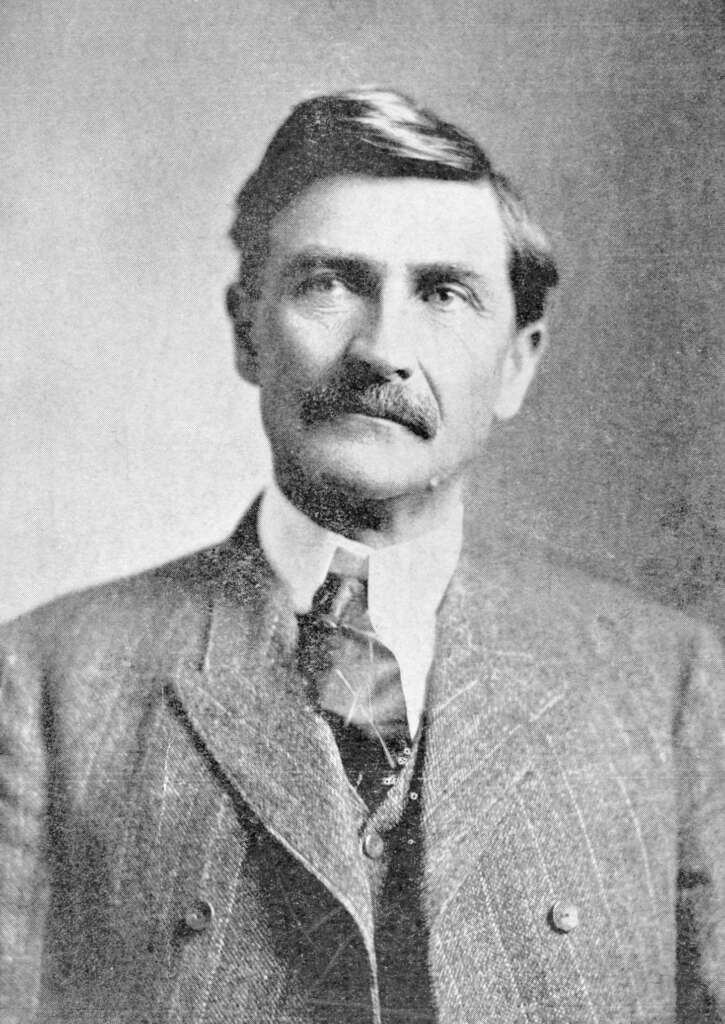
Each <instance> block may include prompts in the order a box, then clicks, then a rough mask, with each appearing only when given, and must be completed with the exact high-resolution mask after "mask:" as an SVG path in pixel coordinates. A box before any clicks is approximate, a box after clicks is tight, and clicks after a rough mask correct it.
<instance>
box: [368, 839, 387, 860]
mask: <svg viewBox="0 0 725 1024" xmlns="http://www.w3.org/2000/svg"><path fill="white" fill-rule="evenodd" d="M363 851H364V852H365V854H366V856H368V857H370V859H371V860H379V859H380V858H381V857H382V855H383V854H384V853H385V842H384V841H383V837H382V836H381V835H380V834H379V833H378V832H368V834H367V835H366V836H365V838H364V839H363Z"/></svg>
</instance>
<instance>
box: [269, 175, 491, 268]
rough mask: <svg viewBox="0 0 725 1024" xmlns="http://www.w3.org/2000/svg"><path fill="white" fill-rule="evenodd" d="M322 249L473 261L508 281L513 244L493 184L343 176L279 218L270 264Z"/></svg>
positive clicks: (374, 256) (388, 262)
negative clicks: (507, 232)
mask: <svg viewBox="0 0 725 1024" xmlns="http://www.w3.org/2000/svg"><path fill="white" fill-rule="evenodd" d="M306 249H316V250H320V251H326V250H329V251H331V252H334V253H336V254H345V255H350V256H353V257H360V258H362V259H365V260H368V261H370V262H371V263H375V264H380V265H382V266H386V267H393V266H398V265H405V266H412V265H421V264H450V265H459V264H460V265H464V266H469V267H471V268H472V269H474V270H475V271H477V272H478V273H480V274H481V275H482V276H485V277H487V278H488V279H490V280H491V281H492V282H496V281H500V282H501V284H502V285H503V284H507V282H508V243H507V240H506V234H505V231H504V226H503V221H502V219H501V214H500V211H499V207H498V202H497V200H496V197H495V195H494V192H493V190H492V189H491V187H490V185H489V184H488V183H487V182H475V183H469V182H458V181H435V180H427V179H423V178H367V177H342V176H341V177H336V178H327V179H324V180H323V181H319V182H316V183H315V184H314V185H312V186H310V187H309V188H307V189H306V190H305V191H304V192H302V193H301V194H300V195H299V196H298V197H297V198H296V199H295V200H293V202H292V203H290V204H289V206H287V207H285V209H284V210H282V211H281V212H280V213H279V214H278V215H277V216H276V217H275V219H274V221H273V222H272V226H271V230H270V249H269V257H270V263H271V264H272V265H273V266H274V265H275V264H277V263H279V262H280V261H281V262H284V260H285V259H287V258H289V257H292V256H294V255H295V254H296V253H298V252H300V251H302V250H306Z"/></svg>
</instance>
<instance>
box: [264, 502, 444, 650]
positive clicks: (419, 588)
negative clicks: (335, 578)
mask: <svg viewBox="0 0 725 1024" xmlns="http://www.w3.org/2000/svg"><path fill="white" fill-rule="evenodd" d="M257 531H258V535H259V540H260V544H261V546H262V550H263V551H264V554H265V556H266V558H267V560H268V562H269V563H270V565H271V567H272V569H273V570H274V572H275V573H276V575H277V576H278V577H279V578H280V579H281V580H282V581H283V583H285V584H286V586H287V587H288V589H289V592H290V595H291V598H292V604H293V607H294V610H295V611H296V612H297V613H298V614H301V613H304V612H307V611H309V609H310V607H311V605H312V598H313V596H314V594H315V591H316V590H317V589H318V587H320V586H321V585H322V583H324V580H325V577H326V576H327V573H328V572H329V570H330V565H331V563H332V559H333V557H334V555H335V552H336V551H337V550H338V549H341V550H342V551H343V552H345V553H347V554H349V555H350V557H351V559H352V560H353V561H358V562H359V563H360V564H363V563H364V562H365V560H366V559H367V561H368V605H369V611H370V617H371V619H372V622H373V626H374V628H375V629H376V631H378V632H379V633H380V634H381V639H382V640H383V642H385V640H384V636H383V634H387V633H388V632H389V631H390V629H392V630H393V631H395V632H397V630H398V629H399V628H405V627H406V620H407V619H409V618H410V617H411V616H414V617H415V619H416V620H418V621H421V620H422V619H429V618H430V617H434V616H435V613H436V610H437V608H438V605H439V604H440V602H441V599H442V598H443V594H444V593H445V590H446V588H447V586H448V584H449V582H450V579H451V576H452V575H453V571H454V569H455V567H456V564H457V562H458V558H459V555H460V551H461V538H462V531H463V508H462V506H461V505H460V504H459V505H458V506H457V507H456V508H455V509H454V511H453V513H452V514H451V515H450V516H449V517H448V518H447V519H446V520H445V521H444V522H442V523H441V525H440V526H438V527H437V528H436V529H435V530H432V531H430V532H429V533H426V534H424V535H423V536H420V537H415V538H413V539H412V540H409V541H405V542H403V543H401V544H392V545H389V546H388V547H384V548H370V547H368V546H367V545H365V544H360V543H358V542H357V541H353V540H349V539H348V538H347V537H343V536H341V535H340V534H337V533H333V532H332V531H330V530H326V529H324V527H321V526H319V525H318V524H317V523H314V522H313V521H312V520H311V519H309V518H308V517H307V516H306V515H304V513H302V512H300V510H299V509H298V508H296V507H295V506H294V505H293V504H292V503H291V502H290V501H288V500H287V498H286V497H285V496H284V495H283V494H282V492H281V490H280V489H279V487H278V485H277V483H276V482H273V483H272V484H270V486H269V487H268V488H267V489H266V491H265V493H264V495H263V497H262V504H261V507H260V510H259V516H258V520H257ZM411 609H413V610H411Z"/></svg>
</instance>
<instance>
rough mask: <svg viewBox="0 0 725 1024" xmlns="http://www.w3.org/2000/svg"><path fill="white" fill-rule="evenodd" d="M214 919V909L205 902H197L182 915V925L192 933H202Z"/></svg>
mask: <svg viewBox="0 0 725 1024" xmlns="http://www.w3.org/2000/svg"><path fill="white" fill-rule="evenodd" d="M213 918H214V907H212V905H211V903H207V901H206V900H197V901H196V902H195V903H194V904H193V906H191V907H189V909H188V910H187V911H186V913H185V914H184V924H185V925H186V927H187V928H190V929H191V931H193V932H203V931H205V930H206V929H207V928H208V927H209V925H210V924H211V922H212V920H213Z"/></svg>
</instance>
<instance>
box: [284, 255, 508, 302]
mask: <svg viewBox="0 0 725 1024" xmlns="http://www.w3.org/2000/svg"><path fill="white" fill-rule="evenodd" d="M281 266H282V275H283V276H284V277H285V278H291V277H294V276H295V275H297V274H304V273H306V272H309V271H311V270H317V269H319V268H320V267H325V268H328V269H330V270H333V271H339V272H340V273H341V274H356V273H357V274H359V273H360V272H361V271H363V272H364V273H367V274H370V273H376V274H382V272H383V271H384V269H385V264H383V263H379V262H377V261H376V260H371V259H370V258H369V257H367V256H363V255H359V254H357V253H349V252H344V251H342V250H338V249H324V248H319V249H318V248H309V249H302V250H300V251H299V252H296V253H293V254H291V255H290V256H288V257H286V258H285V257H283V259H282V261H281ZM406 271H407V272H408V274H409V275H410V276H411V278H413V279H414V280H418V281H421V280H424V281H425V280H441V281H444V280H449V279H453V280H457V281H463V282H464V283H467V284H471V285H475V286H476V287H477V288H479V289H480V290H481V292H482V293H483V294H484V295H487V294H488V293H489V292H490V290H491V288H490V284H489V281H488V279H487V278H486V277H485V276H484V275H482V274H480V273H479V272H478V271H477V270H474V269H473V267H470V266H468V265H466V264H464V263H455V262H448V261H434V262H432V263H408V264H407V265H406Z"/></svg>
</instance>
